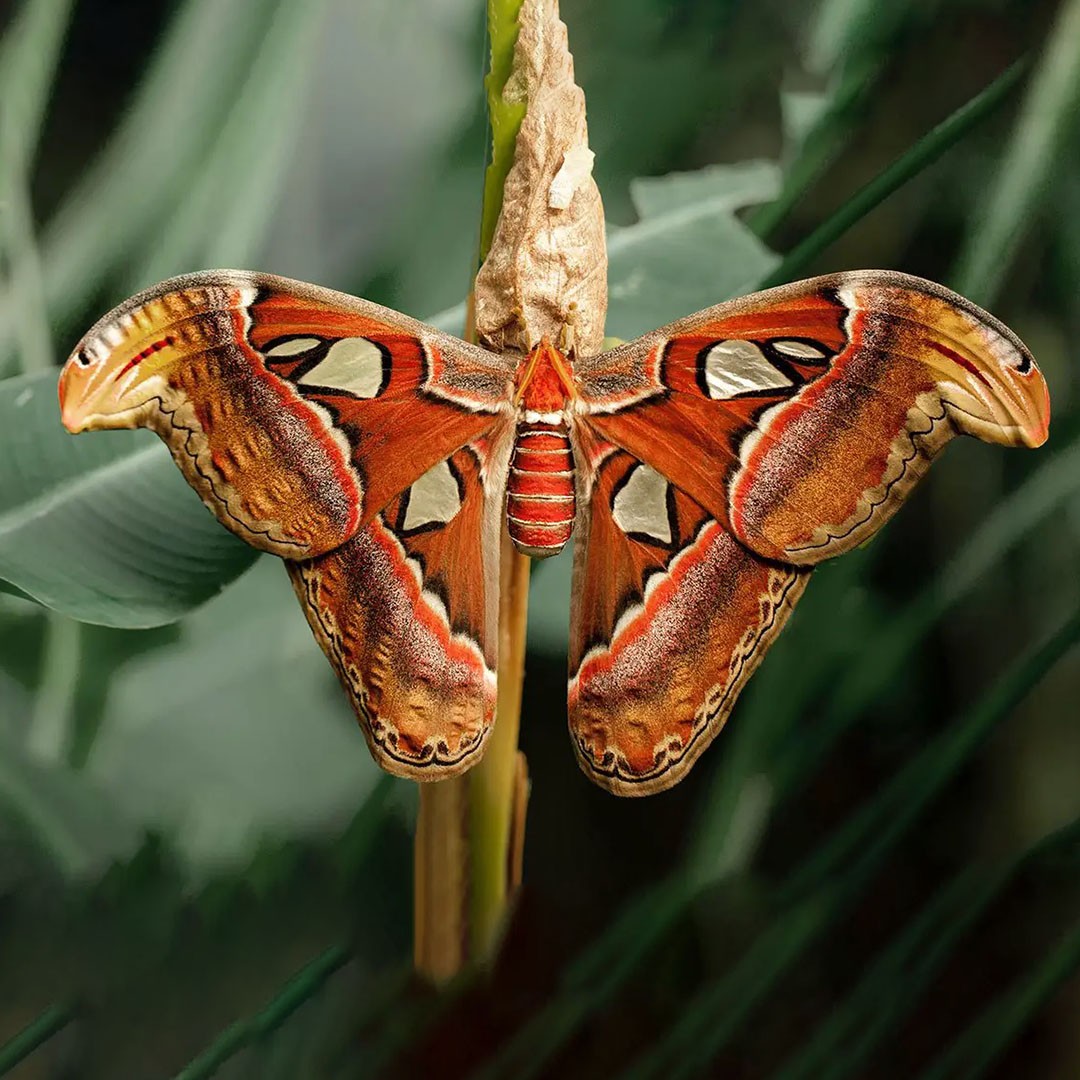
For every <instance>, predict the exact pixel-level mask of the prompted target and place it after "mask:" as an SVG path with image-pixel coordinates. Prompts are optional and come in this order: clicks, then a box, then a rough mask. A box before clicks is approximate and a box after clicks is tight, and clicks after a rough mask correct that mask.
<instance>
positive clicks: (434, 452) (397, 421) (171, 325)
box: [60, 271, 513, 558]
mask: <svg viewBox="0 0 1080 1080" xmlns="http://www.w3.org/2000/svg"><path fill="white" fill-rule="evenodd" d="M446 341H449V342H451V343H452V341H453V339H446ZM452 348H453V350H454V353H453V355H452V356H450V357H449V358H448V356H447V354H446V350H445V349H444V348H443V347H442V344H441V336H440V335H437V334H436V333H435V332H434V331H431V330H430V329H428V328H424V327H421V326H420V324H417V323H413V322H412V320H409V319H406V318H405V317H404V316H401V315H397V314H396V313H394V312H390V311H387V310H385V309H383V308H379V307H377V306H376V305H374V304H367V303H366V302H364V301H361V300H356V299H354V298H351V297H347V296H344V295H342V294H340V293H333V292H330V291H329V290H325V289H318V288H316V287H315V286H310V285H302V284H300V283H297V282H289V281H285V280H283V279H280V278H272V277H269V276H264V275H249V274H239V273H236V272H230V271H220V272H211V273H206V274H197V275H193V276H191V277H189V278H180V279H176V280H175V281H172V282H164V283H163V284H162V285H160V286H158V287H157V288H156V289H154V290H151V291H149V292H147V293H143V294H140V295H139V296H136V297H134V298H132V299H131V300H129V301H127V303H125V304H123V305H121V306H120V307H119V308H117V309H116V310H115V311H113V312H110V314H108V315H106V316H105V317H104V318H103V319H102V320H101V321H100V322H99V323H98V324H97V325H96V326H95V327H94V328H93V329H92V330H91V331H90V332H89V333H88V334H87V335H86V337H85V338H84V339H83V340H82V341H81V342H80V343H79V346H78V347H77V348H76V350H75V352H74V354H73V355H72V358H71V359H70V360H69V361H68V363H67V365H66V366H65V368H64V372H63V374H62V376H61V382H60V397H61V408H62V413H63V417H64V422H65V424H66V425H67V426H68V428H69V429H70V430H72V431H85V430H89V429H96V428H114V427H139V426H145V427H151V428H153V429H155V430H156V431H157V432H158V434H160V435H161V437H162V438H163V439H164V441H165V442H166V443H167V444H168V446H169V448H170V450H171V451H172V454H173V457H174V458H175V459H176V462H177V464H178V465H179V466H180V468H181V470H182V471H183V473H184V475H185V477H186V478H187V480H188V481H189V483H191V485H192V487H194V488H195V490H196V491H198V493H199V495H200V496H201V497H202V498H203V500H204V502H206V504H207V505H208V506H209V507H210V509H211V510H212V511H213V512H214V513H215V514H216V515H217V516H218V518H219V519H220V520H221V522H222V524H224V525H225V526H226V527H227V528H229V529H231V530H232V531H233V532H236V533H237V534H238V535H240V536H241V537H242V538H243V539H244V540H247V541H248V542H249V543H251V544H254V545H255V546H256V547H259V548H262V549H263V550H266V551H270V552H273V553H274V554H276V555H282V556H285V557H289V558H301V557H307V556H311V555H316V554H319V553H321V552H325V551H329V550H331V549H333V548H335V547H337V546H338V545H339V544H341V543H342V542H344V540H346V539H347V538H348V537H349V536H351V535H353V533H355V532H356V530H357V529H358V528H359V527H360V525H361V524H363V523H364V522H366V521H370V520H371V519H372V517H373V516H374V515H375V514H376V513H377V512H378V511H379V510H381V509H382V507H383V506H385V505H386V503H387V502H388V501H389V500H390V499H391V498H392V497H393V496H394V495H396V494H397V493H398V492H400V491H403V490H404V489H405V488H406V487H408V486H409V485H410V484H411V483H412V482H413V481H414V480H415V479H416V478H417V477H418V476H420V475H421V474H422V473H424V472H425V471H426V470H427V469H429V468H431V466H432V465H434V464H435V463H436V462H437V461H441V460H444V459H445V458H446V457H448V456H449V455H450V454H451V453H453V452H454V451H455V450H456V449H458V447H460V446H463V445H465V444H466V443H467V442H469V441H470V440H471V439H472V438H474V437H476V436H478V435H479V434H481V433H482V432H483V431H485V430H486V429H487V428H489V427H490V426H491V425H492V423H493V422H494V420H495V419H496V416H497V414H498V413H499V412H500V411H504V410H505V409H506V408H507V407H508V406H507V404H506V402H505V401H504V400H503V399H504V398H505V393H506V390H505V387H506V380H507V378H508V372H507V369H506V361H504V360H503V359H502V358H501V357H495V356H490V355H487V354H484V353H483V352H482V350H479V349H474V348H473V347H471V346H467V345H465V344H464V343H463V342H462V343H458V345H456V346H454V345H452ZM448 368H451V369H452V371H451V374H452V376H453V377H452V378H448V376H447V369H448ZM512 370H513V369H512V365H511V368H510V372H509V374H512ZM418 430H420V431H423V435H424V437H423V438H417V437H416V436H417V432H418Z"/></svg>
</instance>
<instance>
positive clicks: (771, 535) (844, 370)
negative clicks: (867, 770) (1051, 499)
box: [581, 271, 1049, 564]
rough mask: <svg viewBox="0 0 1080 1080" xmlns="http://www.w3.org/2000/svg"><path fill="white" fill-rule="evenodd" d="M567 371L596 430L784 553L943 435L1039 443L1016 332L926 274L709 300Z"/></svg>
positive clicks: (877, 516) (747, 537)
mask: <svg viewBox="0 0 1080 1080" xmlns="http://www.w3.org/2000/svg"><path fill="white" fill-rule="evenodd" d="M619 354H624V355H623V356H622V358H621V359H620V355H619ZM616 360H617V361H618V363H615V361H616ZM617 370H622V372H623V378H622V380H621V381H620V380H619V379H618V378H617V377H616V372H617ZM581 379H582V384H583V389H584V391H585V396H586V399H587V402H588V409H589V420H590V422H591V424H592V425H593V426H594V427H595V428H596V429H597V431H598V432H599V433H600V434H602V435H603V436H604V437H605V438H607V439H609V440H610V441H611V442H613V443H615V444H616V445H618V446H621V447H623V448H625V449H627V450H629V451H630V452H631V453H634V454H635V455H637V456H638V457H639V458H640V459H641V460H642V461H645V462H648V463H649V464H651V465H652V466H653V467H654V468H656V469H657V470H658V471H660V472H662V473H663V474H664V475H665V476H667V477H668V478H669V479H670V480H672V481H673V482H674V483H675V484H676V485H677V486H679V487H680V488H681V489H682V490H684V491H686V492H687V493H688V494H690V495H692V496H693V497H694V498H695V499H697V500H698V502H700V503H701V505H702V506H704V507H705V508H706V509H708V510H709V512H710V513H712V514H713V515H714V516H715V517H716V518H717V519H718V520H719V521H721V522H723V523H724V524H727V525H729V526H730V527H731V528H732V530H733V531H734V532H735V534H736V536H738V537H739V538H740V539H742V540H743V541H744V542H745V543H746V544H748V545H749V546H750V547H751V548H753V550H755V551H757V552H758V553H759V554H761V555H764V556H766V557H768V558H774V559H781V560H784V561H787V562H793V563H807V564H811V563H816V562H819V561H820V560H821V559H823V558H826V557H828V556H831V555H836V554H839V553H841V552H843V551H846V550H848V549H849V548H851V547H853V546H855V545H857V544H859V543H861V542H862V541H863V540H865V539H866V538H867V537H868V536H869V535H870V534H871V533H872V532H873V531H874V530H875V529H877V528H878V527H879V526H880V525H881V524H883V523H884V522H885V521H886V520H887V519H888V517H890V516H891V514H892V513H893V512H894V511H895V510H896V509H897V507H898V506H899V505H900V503H901V502H902V501H903V499H904V497H905V496H906V495H907V493H908V491H910V489H911V488H912V486H913V485H914V483H915V481H916V480H917V479H918V478H919V477H920V476H921V475H922V474H923V473H924V472H925V471H926V468H927V466H928V464H929V462H930V460H931V459H932V457H933V456H934V455H935V454H936V453H937V451H938V450H939V449H940V448H941V447H942V446H943V445H944V443H945V442H947V441H948V440H949V439H950V438H951V437H952V436H953V435H955V434H958V433H966V434H971V435H976V436H977V437H979V438H981V439H984V440H987V441H990V442H997V443H1002V444H1005V445H1025V446H1038V445H1040V444H1041V443H1042V442H1043V441H1044V440H1045V438H1046V431H1047V423H1048V417H1049V399H1048V395H1047V391H1046V383H1045V382H1044V380H1043V378H1042V376H1041V374H1040V373H1039V371H1038V369H1037V368H1036V367H1035V365H1034V363H1033V362H1032V359H1031V355H1030V353H1028V351H1027V350H1026V349H1025V348H1024V346H1023V344H1022V343H1021V342H1020V340H1019V339H1018V338H1017V337H1016V335H1015V334H1013V333H1012V332H1011V331H1009V330H1008V329H1007V328H1006V327H1005V326H1003V325H1002V324H1001V323H999V322H998V321H997V320H996V319H994V318H993V317H992V316H991V315H988V314H987V313H986V312H984V311H982V310H981V309H979V308H977V307H975V305H973V304H971V303H970V302H969V301H966V300H964V299H963V298H962V297H959V296H957V295H956V294H955V293H950V292H949V291H948V290H946V289H943V288H942V287H941V286H938V285H933V284H932V283H930V282H925V281H922V280H920V279H917V278H910V277H907V276H905V275H902V274H888V273H883V272H872V271H867V272H862V273H853V274H842V275H836V276H833V277H829V278H818V279H813V280H811V281H805V282H799V283H797V284H795V285H791V286H784V287H783V288H780V289H774V290H770V291H769V292H765V293H759V294H756V295H754V296H748V297H744V298H742V299H741V300H736V301H732V302H731V303H729V304H723V305H720V307H718V308H715V309H711V310H710V311H705V312H702V313H700V314H699V315H696V316H692V317H691V318H690V319H687V320H684V321H683V322H681V323H676V324H674V325H673V326H672V327H669V328H667V330H664V331H659V332H657V334H655V335H650V336H649V337H648V338H644V339H642V340H641V341H640V342H637V343H633V344H631V345H629V346H625V347H624V348H623V349H620V350H616V351H615V352H614V353H612V354H610V359H605V358H604V357H598V358H597V361H596V364H595V371H593V370H591V369H587V370H586V371H584V372H582V374H581ZM594 390H595V392H593V391H594ZM624 402H628V403H631V404H632V406H633V407H627V405H625V404H623V403H624Z"/></svg>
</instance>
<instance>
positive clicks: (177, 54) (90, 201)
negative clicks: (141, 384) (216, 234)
mask: <svg viewBox="0 0 1080 1080" xmlns="http://www.w3.org/2000/svg"><path fill="white" fill-rule="evenodd" d="M280 6H281V4H280V3H273V2H272V3H266V4H252V3H249V2H247V0H187V2H186V3H185V4H184V5H183V6H182V7H181V8H180V10H179V11H178V12H177V14H176V16H175V17H174V19H173V21H172V24H171V25H170V27H169V30H168V32H167V35H166V37H165V38H164V40H163V41H162V43H161V45H160V47H159V48H158V50H157V52H156V53H155V55H154V58H153V62H152V63H151V64H150V66H149V67H148V68H147V70H146V74H145V76H144V78H143V79H142V80H141V82H140V83H139V88H138V92H137V94H136V96H135V97H134V99H133V101H132V104H131V107H130V109H129V110H128V112H127V115H126V116H125V118H124V120H123V121H122V123H121V124H120V126H119V127H118V128H117V129H116V130H115V132H114V134H113V136H112V138H110V140H109V142H108V143H107V144H106V146H105V147H104V149H103V150H102V152H101V154H100V156H99V157H98V159H97V160H96V161H95V163H94V164H93V165H92V166H91V167H90V168H89V169H88V170H87V171H86V172H85V174H84V175H83V177H82V179H81V180H80V182H79V183H78V184H77V185H76V187H75V189H74V190H73V191H72V192H71V193H70V194H69V195H68V196H67V198H66V199H65V201H64V203H63V205H62V207H61V209H60V211H59V212H58V213H57V214H56V216H55V217H54V218H53V219H52V220H51V221H50V222H49V223H48V225H47V227H46V229H45V230H44V236H43V241H42V261H43V268H44V274H43V276H44V280H45V285H46V289H47V295H48V304H49V311H50V313H51V315H52V320H53V323H54V325H55V324H60V325H67V324H68V323H69V322H70V321H71V319H72V318H73V316H74V315H76V314H77V313H78V312H79V311H81V310H82V309H83V308H84V307H85V306H86V305H87V303H88V302H89V301H90V299H91V298H92V297H93V296H94V295H95V294H96V293H97V291H98V289H99V288H100V285H101V281H102V278H103V276H104V275H107V274H109V273H111V272H112V271H114V270H115V269H116V268H117V267H118V266H121V265H124V264H125V263H126V261H127V260H128V259H129V258H130V256H131V254H132V253H133V252H134V251H138V250H139V249H140V247H141V246H143V247H146V248H149V247H152V246H153V245H154V243H156V241H157V236H156V231H157V229H158V228H159V227H160V224H161V221H162V220H163V219H167V217H168V214H169V211H170V209H171V207H172V206H173V205H175V203H176V202H177V200H178V199H180V198H181V196H182V194H183V193H184V191H185V190H186V189H187V187H188V185H189V184H190V182H191V179H192V176H193V175H194V174H195V173H197V172H198V170H199V169H200V168H201V164H202V159H203V156H204V154H205V153H206V151H207V148H208V147H209V146H210V145H212V140H213V137H214V135H215V133H216V132H217V131H218V130H219V128H220V125H221V122H222V118H223V117H224V116H225V115H227V112H228V105H229V103H230V102H231V101H232V100H233V98H234V96H235V94H236V90H237V86H238V84H239V83H240V81H241V80H242V79H243V77H244V74H245V72H246V71H247V70H248V68H249V65H250V63H251V62H252V58H253V56H254V55H255V49H256V47H257V45H258V43H259V40H260V38H261V36H262V34H263V33H264V32H265V28H266V27H267V26H268V25H269V24H270V22H271V21H272V19H273V18H274V15H275V11H276V9H277V8H278V7H280ZM20 315H21V312H19V310H18V308H17V307H15V306H14V305H13V303H12V301H11V299H10V298H9V297H3V296H0V343H3V342H6V341H8V340H9V338H10V335H11V333H12V328H13V324H14V320H15V319H16V318H18V317H20Z"/></svg>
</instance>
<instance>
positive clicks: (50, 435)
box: [0, 372, 255, 627]
mask: <svg viewBox="0 0 1080 1080" xmlns="http://www.w3.org/2000/svg"><path fill="white" fill-rule="evenodd" d="M55 385H56V384H55V375H54V374H53V373H49V372H44V373H41V374H38V375H29V376H20V377H19V378H15V379H8V380H6V381H4V382H0V460H3V461H4V462H5V463H6V467H5V469H4V470H3V471H2V472H0V577H3V578H4V579H5V580H7V581H9V582H10V583H11V584H12V585H14V586H15V587H16V588H18V589H21V590H22V591H23V592H24V593H26V594H28V595H30V596H32V597H33V598H34V599H35V600H37V601H39V602H40V603H42V604H45V605H46V606H47V607H50V608H53V609H54V610H56V611H59V612H62V613H64V614H66V615H71V616H73V617H74V618H77V619H81V620H83V621H85V622H94V623H102V624H104V625H108V626H121V627H146V626H158V625H161V624H163V623H167V622H172V621H173V620H175V619H177V618H179V617H180V616H181V615H183V614H184V613H185V612H187V611H189V610H190V609H191V608H192V607H195V606H196V605H198V604H201V603H203V602H204V601H206V600H208V599H209V598H210V597H211V596H213V595H214V594H215V593H217V592H218V591H219V590H220V589H221V588H222V586H223V585H224V584H226V583H227V582H229V581H231V580H232V579H233V578H235V577H236V576H237V575H238V574H239V573H240V572H241V571H242V570H243V569H244V568H245V567H247V566H249V565H250V564H251V562H252V560H253V559H254V557H255V556H254V551H253V550H252V549H251V548H249V547H248V546H247V545H246V544H244V543H242V542H241V541H239V540H238V539H236V537H234V536H233V535H232V534H231V533H228V532H226V531H225V529H223V528H222V527H221V526H220V525H219V524H218V523H217V521H216V520H215V519H214V518H213V517H212V516H211V515H210V514H209V513H208V512H207V510H206V509H205V508H204V507H203V506H202V504H201V503H200V502H199V499H198V497H197V496H196V495H195V493H194V492H193V491H192V490H191V489H190V488H189V487H188V486H187V484H186V483H185V482H184V479H183V477H182V476H181V475H180V473H179V471H178V470H177V468H176V466H175V465H174V464H173V462H172V460H171V459H170V457H169V454H168V451H167V450H166V449H165V447H164V446H163V445H162V444H161V443H159V442H158V440H157V438H156V437H155V436H153V435H151V434H150V433H149V432H145V431H139V432H127V431H118V432H109V433H107V434H105V433H95V434H94V435H93V436H92V437H89V438H88V437H86V436H79V437H78V438H74V437H72V436H70V435H68V433H67V432H66V431H64V429H63V427H61V425H60V419H59V410H58V408H57V405H56V390H55Z"/></svg>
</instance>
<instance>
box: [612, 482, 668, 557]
mask: <svg viewBox="0 0 1080 1080" xmlns="http://www.w3.org/2000/svg"><path fill="white" fill-rule="evenodd" d="M668 490H669V489H668V482H667V481H666V480H665V479H664V478H663V477H662V476H661V475H660V474H659V473H658V472H657V471H656V470H655V469H651V468H650V467H649V466H648V465H636V466H635V467H634V468H633V469H631V471H630V472H629V473H628V474H627V476H626V479H625V480H623V482H622V484H621V485H620V486H619V488H618V490H617V491H616V492H615V497H614V498H613V499H612V501H611V517H612V519H613V520H614V522H615V524H616V525H618V526H619V528H620V529H622V531H623V532H624V533H626V534H627V535H639V536H646V537H650V538H652V539H653V540H659V541H660V543H662V544H670V543H671V536H672V532H671V514H670V510H669V506H668Z"/></svg>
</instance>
